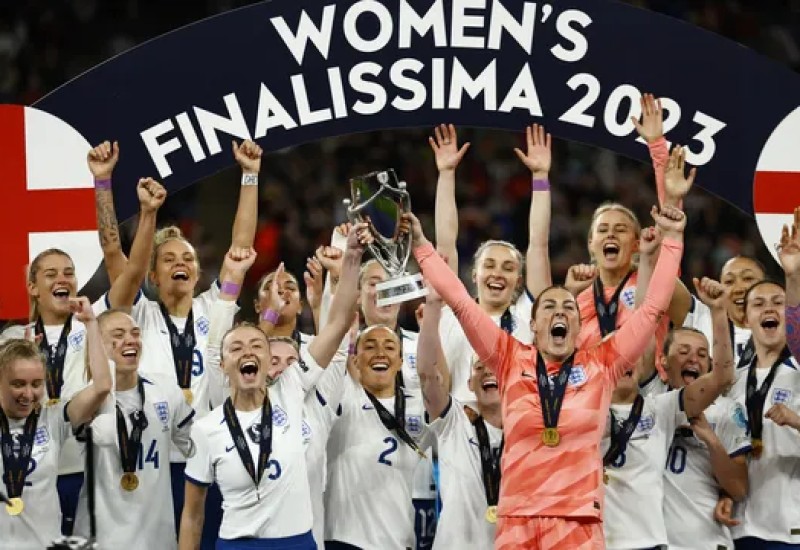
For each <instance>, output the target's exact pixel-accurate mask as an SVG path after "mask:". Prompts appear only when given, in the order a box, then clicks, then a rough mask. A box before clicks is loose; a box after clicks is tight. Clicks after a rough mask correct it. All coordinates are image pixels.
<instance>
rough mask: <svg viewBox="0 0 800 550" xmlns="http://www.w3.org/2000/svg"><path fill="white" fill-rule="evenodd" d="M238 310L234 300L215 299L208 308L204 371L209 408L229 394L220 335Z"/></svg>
mask: <svg viewBox="0 0 800 550" xmlns="http://www.w3.org/2000/svg"><path fill="white" fill-rule="evenodd" d="M238 311H239V306H237V305H236V303H235V302H228V301H225V300H216V301H215V302H214V303H213V304H212V306H211V309H210V310H209V317H210V319H209V329H208V342H207V344H206V369H207V370H206V373H207V375H208V380H207V384H208V400H209V402H210V404H211V407H210V408H212V409H213V408H215V407H218V406H219V405H221V404H222V403H223V402H224V401H225V399H226V398H227V397H228V395H229V394H230V388H229V386H228V381H227V380H226V377H225V373H224V372H223V371H222V337H223V336H225V333H226V332H227V331H228V329H230V328H231V327H232V326H233V320H234V317H236V313H237V312H238Z"/></svg>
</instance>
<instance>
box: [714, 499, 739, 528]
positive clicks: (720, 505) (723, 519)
mask: <svg viewBox="0 0 800 550" xmlns="http://www.w3.org/2000/svg"><path fill="white" fill-rule="evenodd" d="M714 519H715V520H717V522H719V523H721V524H722V525H727V526H728V527H736V526H737V525H739V524H740V523H741V522H740V521H739V520H737V519H733V499H732V498H731V497H728V496H721V497H719V500H718V501H717V505H716V506H715V507H714Z"/></svg>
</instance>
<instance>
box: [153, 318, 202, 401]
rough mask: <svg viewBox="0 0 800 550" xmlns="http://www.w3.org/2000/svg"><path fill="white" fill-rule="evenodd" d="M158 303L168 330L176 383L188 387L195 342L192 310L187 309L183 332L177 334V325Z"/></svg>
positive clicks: (190, 382)
mask: <svg viewBox="0 0 800 550" xmlns="http://www.w3.org/2000/svg"><path fill="white" fill-rule="evenodd" d="M158 305H159V307H160V308H161V315H162V316H163V317H164V323H166V325H167V330H169V345H170V347H172V360H173V362H174V363H175V373H176V374H177V375H178V385H179V386H180V387H181V388H183V389H189V388H191V387H192V360H193V359H194V346H195V345H196V343H197V340H196V339H195V337H194V312H193V311H192V310H191V309H190V310H189V315H187V316H186V326H185V327H184V329H183V334H179V333H178V327H176V326H175V323H173V322H172V318H171V317H170V315H169V312H168V311H167V308H166V307H165V306H164V304H162V303H159V304H158Z"/></svg>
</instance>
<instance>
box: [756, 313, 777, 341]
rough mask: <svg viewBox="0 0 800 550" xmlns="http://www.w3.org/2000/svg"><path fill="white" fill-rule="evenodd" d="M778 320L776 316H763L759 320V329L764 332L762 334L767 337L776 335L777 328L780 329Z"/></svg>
mask: <svg viewBox="0 0 800 550" xmlns="http://www.w3.org/2000/svg"><path fill="white" fill-rule="evenodd" d="M780 324H781V323H780V320H779V319H778V316H777V315H774V314H769V315H765V316H764V317H763V318H762V319H761V328H762V329H763V330H764V334H766V335H768V336H774V335H776V334H777V333H778V327H780Z"/></svg>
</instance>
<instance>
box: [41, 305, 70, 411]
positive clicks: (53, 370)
mask: <svg viewBox="0 0 800 550" xmlns="http://www.w3.org/2000/svg"><path fill="white" fill-rule="evenodd" d="M71 331H72V314H70V316H69V317H67V321H66V322H65V323H64V326H63V328H62V329H61V336H59V338H58V343H57V344H56V349H55V351H53V348H51V347H50V343H49V342H48V341H47V331H45V329H44V323H43V322H42V318H41V317H39V318H38V319H37V320H36V324H35V325H34V332H35V334H36V336H41V338H42V340H41V342H39V350H40V351H41V352H42V353H43V354H44V356H45V359H46V360H47V363H46V365H47V369H46V371H45V378H44V380H45V385H46V387H47V397H48V398H49V399H60V398H61V387H62V386H63V385H64V360H65V359H66V358H67V339H68V338H69V333H70V332H71Z"/></svg>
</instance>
